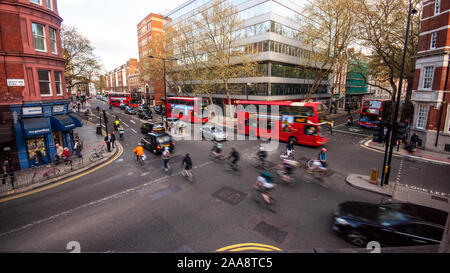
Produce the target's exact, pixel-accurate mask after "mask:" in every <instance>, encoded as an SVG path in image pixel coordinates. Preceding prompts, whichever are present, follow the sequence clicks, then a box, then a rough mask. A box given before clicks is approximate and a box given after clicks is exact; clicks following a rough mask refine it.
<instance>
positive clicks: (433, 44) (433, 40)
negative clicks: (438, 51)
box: [430, 32, 437, 49]
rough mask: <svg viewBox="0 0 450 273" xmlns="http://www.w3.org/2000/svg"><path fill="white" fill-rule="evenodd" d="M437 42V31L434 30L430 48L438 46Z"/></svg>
mask: <svg viewBox="0 0 450 273" xmlns="http://www.w3.org/2000/svg"><path fill="white" fill-rule="evenodd" d="M436 43H437V32H433V33H431V45H430V49H435V48H436Z"/></svg>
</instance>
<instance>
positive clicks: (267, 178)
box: [254, 172, 274, 204]
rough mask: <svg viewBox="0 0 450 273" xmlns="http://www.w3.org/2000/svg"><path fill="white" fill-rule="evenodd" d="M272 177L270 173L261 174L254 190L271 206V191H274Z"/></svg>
mask: <svg viewBox="0 0 450 273" xmlns="http://www.w3.org/2000/svg"><path fill="white" fill-rule="evenodd" d="M271 183H272V175H270V173H268V172H263V173H261V174H260V175H259V176H258V178H257V179H256V183H255V185H254V188H255V189H256V190H257V191H258V192H259V193H260V194H261V196H262V198H263V199H264V201H265V202H266V203H267V204H270V195H269V190H271V189H273V187H274V185H273V184H271Z"/></svg>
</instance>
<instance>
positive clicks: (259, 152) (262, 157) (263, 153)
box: [256, 145, 267, 166]
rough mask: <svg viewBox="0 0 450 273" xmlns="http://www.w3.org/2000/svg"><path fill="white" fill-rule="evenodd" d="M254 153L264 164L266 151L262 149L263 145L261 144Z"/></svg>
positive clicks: (263, 164)
mask: <svg viewBox="0 0 450 273" xmlns="http://www.w3.org/2000/svg"><path fill="white" fill-rule="evenodd" d="M256 155H257V156H258V159H259V160H260V161H261V165H262V166H265V163H266V158H267V152H266V151H265V150H264V147H263V146H262V145H261V146H260V147H259V151H258V152H257V153H256Z"/></svg>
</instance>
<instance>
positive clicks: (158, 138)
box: [144, 132, 175, 154]
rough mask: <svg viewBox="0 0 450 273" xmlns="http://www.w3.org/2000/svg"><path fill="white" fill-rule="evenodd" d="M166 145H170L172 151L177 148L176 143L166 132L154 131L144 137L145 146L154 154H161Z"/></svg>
mask: <svg viewBox="0 0 450 273" xmlns="http://www.w3.org/2000/svg"><path fill="white" fill-rule="evenodd" d="M165 147H169V151H170V152H171V153H172V152H173V151H174V150H175V143H174V142H173V140H172V137H171V136H170V135H169V134H167V133H166V132H152V133H148V134H147V135H146V136H145V137H144V148H145V149H147V150H149V151H151V152H152V153H153V154H161V153H162V152H163V151H164V148H165Z"/></svg>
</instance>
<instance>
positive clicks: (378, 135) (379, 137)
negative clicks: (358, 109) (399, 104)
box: [372, 120, 383, 143]
mask: <svg viewBox="0 0 450 273" xmlns="http://www.w3.org/2000/svg"><path fill="white" fill-rule="evenodd" d="M373 125H375V128H374V130H375V131H374V132H373V139H372V141H374V142H378V143H382V142H383V125H382V122H381V120H377V121H374V122H373Z"/></svg>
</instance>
